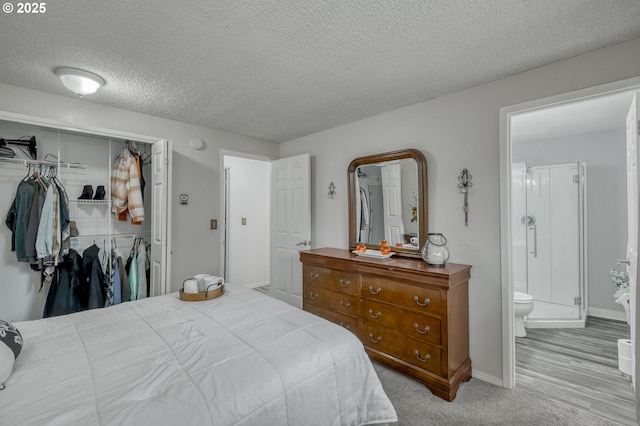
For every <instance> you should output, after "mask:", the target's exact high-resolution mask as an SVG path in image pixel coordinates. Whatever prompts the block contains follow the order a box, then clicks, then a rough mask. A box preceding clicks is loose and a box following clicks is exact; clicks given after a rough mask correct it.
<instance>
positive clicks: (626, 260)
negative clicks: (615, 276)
mask: <svg viewBox="0 0 640 426" xmlns="http://www.w3.org/2000/svg"><path fill="white" fill-rule="evenodd" d="M621 263H624V264H625V265H630V264H631V263H630V261H629V258H626V259H618V266H620V264H621Z"/></svg>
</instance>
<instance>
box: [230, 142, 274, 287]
mask: <svg viewBox="0 0 640 426" xmlns="http://www.w3.org/2000/svg"><path fill="white" fill-rule="evenodd" d="M222 162H223V168H224V177H225V182H224V185H225V186H224V190H223V191H221V194H222V197H223V200H222V206H223V207H222V213H223V216H222V217H223V220H222V224H221V230H222V233H221V239H222V259H221V265H223V275H224V278H225V281H227V282H233V283H237V284H241V285H243V286H245V287H264V286H267V285H268V284H269V274H270V268H269V266H270V265H269V251H270V229H271V228H270V221H271V215H270V205H271V159H269V158H263V157H256V156H248V155H245V154H241V153H235V152H223V153H222Z"/></svg>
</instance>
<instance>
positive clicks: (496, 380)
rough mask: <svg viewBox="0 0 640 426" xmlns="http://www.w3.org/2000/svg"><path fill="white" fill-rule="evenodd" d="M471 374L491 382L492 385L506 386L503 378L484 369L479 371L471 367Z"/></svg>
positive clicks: (475, 377)
mask: <svg viewBox="0 0 640 426" xmlns="http://www.w3.org/2000/svg"><path fill="white" fill-rule="evenodd" d="M471 376H473V378H474V379H478V380H482V381H483V382H487V383H491V384H492V385H496V386H500V387H501V388H502V387H504V385H503V383H502V379H499V378H497V377H496V376H492V375H490V374H487V373H483V372H482V371H478V370H476V369H474V368H473V367H472V368H471Z"/></svg>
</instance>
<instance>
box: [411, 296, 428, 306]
mask: <svg viewBox="0 0 640 426" xmlns="http://www.w3.org/2000/svg"><path fill="white" fill-rule="evenodd" d="M413 300H415V301H416V303H417V304H418V305H420V306H427V305H428V304H429V303H431V300H430V299H429V298H428V297H425V298H424V303H420V298H419V297H418V296H413Z"/></svg>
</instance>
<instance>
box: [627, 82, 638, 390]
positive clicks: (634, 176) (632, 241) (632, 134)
mask: <svg viewBox="0 0 640 426" xmlns="http://www.w3.org/2000/svg"><path fill="white" fill-rule="evenodd" d="M639 93H640V92H639ZM639 106H640V105H638V93H636V94H635V95H634V97H633V101H632V102H631V107H630V108H629V112H628V114H627V122H626V128H627V210H628V216H627V222H628V240H627V260H628V265H627V268H628V271H629V289H630V290H631V297H630V299H629V302H630V308H629V310H630V318H629V322H630V323H631V324H630V325H631V370H632V374H631V379H632V381H633V385H634V387H635V386H636V372H637V371H638V365H637V364H636V362H637V360H638V357H637V356H636V346H637V342H638V334H637V333H638V329H637V326H636V317H637V314H636V307H637V306H638V292H637V282H638V230H639V229H640V226H639V224H638V220H639V217H638V201H639V198H640V197H639V195H638V189H639V185H638V159H639V155H640V152H639V151H638V133H640V122H639V121H638V118H639V117H640V112H639Z"/></svg>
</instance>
